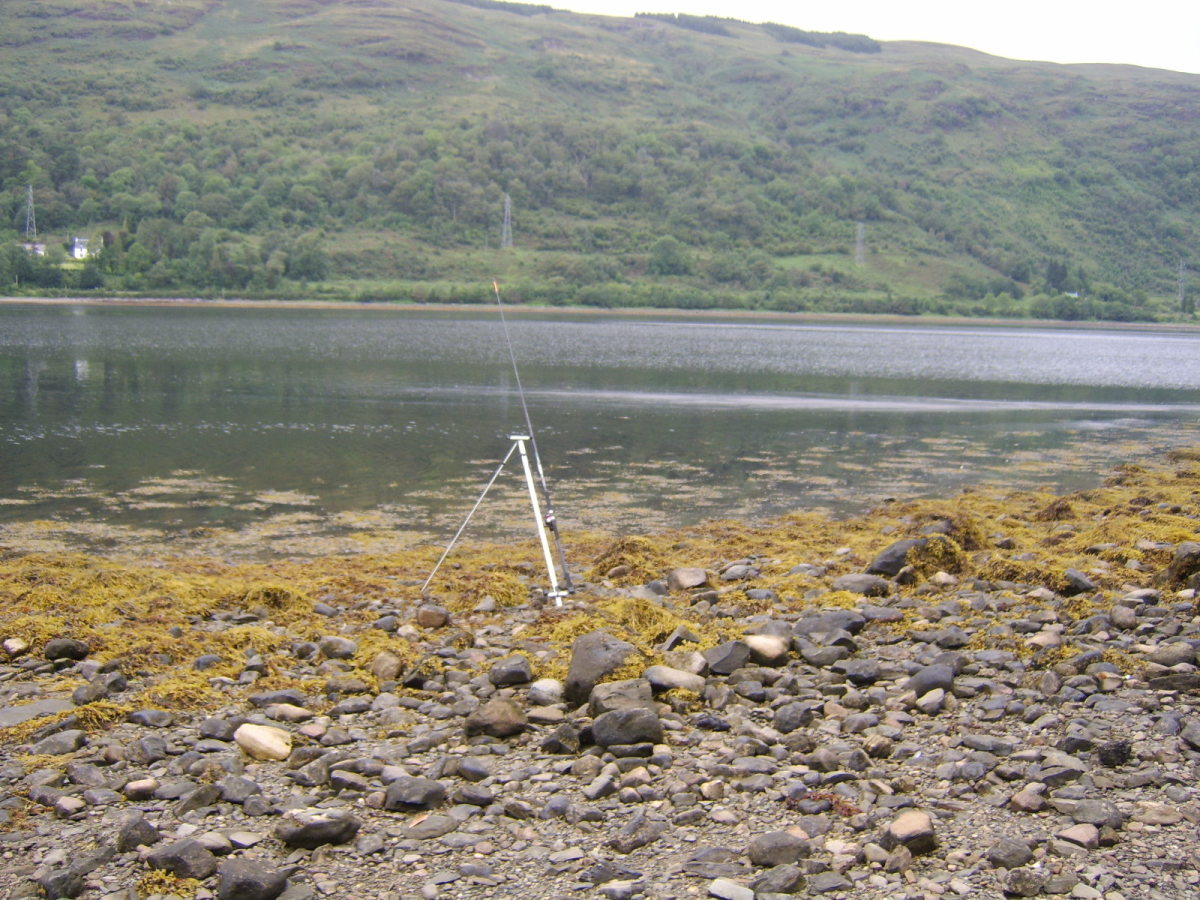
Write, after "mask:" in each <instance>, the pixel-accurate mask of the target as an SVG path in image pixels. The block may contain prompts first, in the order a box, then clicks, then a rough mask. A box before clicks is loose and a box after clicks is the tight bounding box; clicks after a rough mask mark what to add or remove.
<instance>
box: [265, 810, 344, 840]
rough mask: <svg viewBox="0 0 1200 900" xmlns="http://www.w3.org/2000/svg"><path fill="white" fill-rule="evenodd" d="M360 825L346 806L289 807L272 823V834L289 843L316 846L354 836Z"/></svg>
mask: <svg viewBox="0 0 1200 900" xmlns="http://www.w3.org/2000/svg"><path fill="white" fill-rule="evenodd" d="M361 826H362V823H361V822H359V820H358V819H357V818H355V817H354V815H352V814H351V813H350V811H349V810H344V809H301V810H292V811H291V812H290V813H289V814H288V817H287V818H285V819H284V821H283V822H281V823H280V824H279V825H277V826H276V827H275V836H276V837H277V838H279V839H280V840H281V841H283V842H284V843H285V844H287V845H288V846H289V847H302V848H304V849H305V850H315V849H316V848H317V847H320V846H323V845H325V844H345V843H348V842H350V841H352V840H354V836H355V835H356V834H358V829H359V828H360V827H361Z"/></svg>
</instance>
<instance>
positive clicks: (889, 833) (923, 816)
mask: <svg viewBox="0 0 1200 900" xmlns="http://www.w3.org/2000/svg"><path fill="white" fill-rule="evenodd" d="M880 844H882V845H883V847H884V849H885V850H891V849H892V848H893V847H896V846H903V847H905V848H907V849H908V850H909V852H911V853H912V854H914V855H917V854H921V853H930V852H932V851H933V849H934V848H935V847H936V846H937V839H936V836H935V835H934V830H933V820H932V819H931V818H930V817H929V814H928V813H924V812H921V811H920V810H916V809H911V810H908V811H907V812H903V813H901V814H900V815H899V816H897V817H896V818H895V819H893V820H892V822H891V823H890V824H889V825H888V826H887V828H885V829H884V831H883V834H882V835H881V838H880Z"/></svg>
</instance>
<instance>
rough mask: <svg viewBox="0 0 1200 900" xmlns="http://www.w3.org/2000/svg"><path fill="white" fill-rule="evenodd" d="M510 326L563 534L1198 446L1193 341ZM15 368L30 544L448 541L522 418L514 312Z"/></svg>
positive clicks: (5, 458)
mask: <svg viewBox="0 0 1200 900" xmlns="http://www.w3.org/2000/svg"><path fill="white" fill-rule="evenodd" d="M508 324H509V331H510V333H511V335H512V340H513V349H514V352H515V353H516V356H517V358H518V360H519V362H520V366H521V378H522V382H523V383H524V386H525V389H526V392H527V396H528V401H529V407H530V412H531V415H532V418H533V421H534V425H535V427H536V428H537V434H538V440H539V444H540V448H541V451H542V456H543V458H544V461H545V463H546V466H547V470H548V472H547V473H548V475H549V477H550V478H551V480H552V483H553V485H554V486H555V488H556V491H555V494H556V497H555V499H556V501H557V502H556V505H557V507H558V511H559V517H560V520H561V521H562V523H563V527H564V529H566V530H569V529H572V528H579V529H585V528H586V529H592V528H598V529H602V530H609V531H613V530H625V529H628V530H644V529H647V528H654V527H660V526H664V525H676V524H687V523H690V522H694V521H697V520H699V519H703V518H708V517H714V516H715V517H724V516H738V517H747V518H758V517H765V516H769V515H772V514H778V513H781V512H786V511H788V510H793V509H798V508H811V507H814V506H819V507H830V508H835V509H853V508H860V507H862V506H866V505H871V504H873V503H876V502H878V501H880V500H881V499H883V498H885V497H904V496H912V495H918V494H937V493H948V492H952V491H953V490H955V489H957V488H958V487H959V486H961V485H964V484H968V483H974V482H978V481H992V482H999V483H1002V484H1006V485H1014V486H1025V485H1029V484H1033V483H1036V482H1038V481H1047V482H1051V483H1053V484H1055V485H1056V486H1065V487H1073V486H1078V485H1085V484H1089V483H1094V482H1095V481H1097V480H1098V479H1099V478H1100V477H1102V475H1103V473H1104V471H1105V470H1106V469H1108V468H1109V467H1111V466H1112V465H1114V464H1116V463H1118V462H1121V461H1123V460H1125V459H1130V458H1136V457H1138V456H1141V455H1148V454H1150V453H1153V452H1156V451H1160V450H1162V449H1164V448H1167V447H1171V446H1176V445H1179V444H1187V443H1196V442H1197V441H1198V440H1200V438H1198V437H1197V432H1196V423H1197V421H1198V416H1197V413H1198V412H1200V364H1198V363H1197V359H1198V356H1200V334H1197V333H1195V332H1187V331H1181V330H1180V331H1172V330H1169V329H1162V330H1150V331H1134V330H1112V331H1108V330H1078V331H1076V330H1061V329H1034V328H999V327H961V326H956V327H936V326H919V325H834V324H805V323H802V322H799V321H787V320H763V321H755V320H740V319H739V320H734V321H729V320H721V319H712V320H704V319H696V318H687V319H681V318H669V317H662V318H653V317H630V318H620V317H612V316H603V317H600V316H595V317H592V316H587V315H580V314H564V313H559V314H555V313H550V312H547V313H538V314H529V313H524V312H520V313H518V312H516V311H513V312H510V315H509V322H508ZM0 379H3V393H2V396H0V541H5V542H8V543H10V544H11V545H13V546H20V547H25V546H34V547H36V546H55V545H56V544H55V542H58V544H61V545H65V546H71V545H79V546H84V547H87V548H90V549H96V548H97V547H99V548H103V547H106V546H107V547H111V548H118V549H119V548H120V547H122V546H124V545H125V544H134V543H139V542H140V543H143V544H151V545H154V546H156V548H157V549H162V548H166V549H172V548H174V549H178V550H181V551H183V550H188V549H191V544H192V543H194V542H198V541H201V540H203V539H213V538H218V539H220V541H221V542H222V544H223V545H224V546H225V547H226V548H227V549H228V551H229V552H230V553H233V554H236V553H246V554H252V555H254V554H256V555H271V554H280V553H286V554H302V553H306V552H328V551H329V549H330V547H331V544H330V543H329V542H330V541H340V542H341V543H340V544H339V545H338V547H340V548H342V549H346V550H347V551H348V552H349V551H351V550H354V549H379V548H380V547H381V546H383V544H382V543H381V542H386V540H393V541H396V542H400V543H403V542H405V541H408V542H412V541H418V540H419V541H424V540H433V541H436V540H442V539H445V538H447V537H448V536H449V534H451V533H452V532H453V530H454V528H455V527H456V526H457V524H458V523H459V522H461V520H462V518H463V516H464V515H465V514H466V512H467V510H469V509H470V507H471V505H472V503H473V502H474V501H475V499H476V497H477V496H478V493H479V491H480V489H481V488H482V487H483V485H484V483H485V482H486V481H487V479H488V477H490V475H491V474H492V472H493V471H494V470H495V468H496V466H497V465H498V463H499V461H500V460H501V459H502V458H503V456H504V454H505V453H506V452H507V450H508V447H509V443H510V442H509V440H508V435H509V434H512V433H514V432H516V431H520V430H523V422H524V420H523V416H522V413H521V407H520V403H519V400H518V398H517V395H516V392H515V385H514V383H513V376H512V369H511V365H510V361H509V357H508V349H507V346H506V344H505V341H504V331H503V329H502V327H501V323H500V321H499V319H498V317H497V316H496V315H495V313H494V312H490V311H464V312H461V313H444V312H433V311H421V310H401V309H358V308H356V309H334V310H331V309H284V308H279V309H276V308H271V309H263V308H232V309H231V308H218V307H172V308H147V307H131V306H73V305H49V306H42V305H0ZM521 489H522V485H521V483H520V482H519V480H518V476H517V474H516V473H515V472H512V473H509V474H506V475H505V476H503V477H502V478H501V480H500V481H498V482H497V487H496V488H495V489H494V490H493V493H492V494H490V495H489V497H488V500H487V501H486V502H485V504H484V505H483V507H482V508H481V513H480V516H479V518H478V519H477V520H476V521H475V522H474V523H473V525H472V528H473V531H474V533H475V536H477V537H480V538H490V537H501V536H507V535H508V534H510V533H513V532H514V531H515V532H523V531H527V530H529V529H528V528H527V524H528V521H527V520H528V515H529V514H528V510H527V507H525V506H523V502H524V501H523V500H522V494H521ZM385 536H387V537H386V538H385ZM38 541H42V542H43V543H42V544H39V543H38Z"/></svg>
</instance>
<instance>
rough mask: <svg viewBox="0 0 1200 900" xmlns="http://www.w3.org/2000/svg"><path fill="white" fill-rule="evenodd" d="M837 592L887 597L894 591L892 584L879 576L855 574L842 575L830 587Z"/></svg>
mask: <svg viewBox="0 0 1200 900" xmlns="http://www.w3.org/2000/svg"><path fill="white" fill-rule="evenodd" d="M830 587H832V588H833V589H834V590H835V591H849V592H850V593H852V594H862V595H863V596H864V597H886V596H887V595H888V594H890V593H891V591H892V583H891V582H890V581H888V580H887V579H886V578H881V577H880V576H878V575H870V574H867V573H863V572H855V573H851V574H849V575H841V576H839V577H837V578H835V579H834V580H833V584H831V585H830Z"/></svg>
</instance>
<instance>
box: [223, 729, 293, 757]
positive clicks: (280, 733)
mask: <svg viewBox="0 0 1200 900" xmlns="http://www.w3.org/2000/svg"><path fill="white" fill-rule="evenodd" d="M233 739H234V740H235V741H236V742H237V745H238V746H239V747H241V748H242V750H243V751H244V752H245V753H246V755H247V756H250V757H252V758H253V759H287V758H288V757H289V756H290V755H291V753H292V736H291V735H290V734H289V733H288V732H286V731H284V730H283V729H282V728H274V727H272V726H270V725H255V724H254V723H252V722H247V723H246V724H244V725H240V726H238V730H237V731H235V732H234V733H233Z"/></svg>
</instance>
